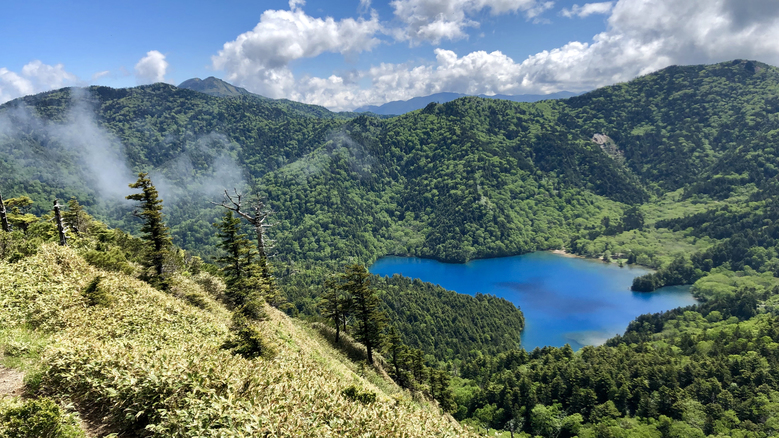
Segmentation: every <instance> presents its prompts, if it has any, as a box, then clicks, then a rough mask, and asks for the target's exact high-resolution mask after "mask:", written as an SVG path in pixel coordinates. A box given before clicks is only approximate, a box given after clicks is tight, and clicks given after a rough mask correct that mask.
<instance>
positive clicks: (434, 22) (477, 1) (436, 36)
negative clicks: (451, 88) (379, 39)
mask: <svg viewBox="0 0 779 438" xmlns="http://www.w3.org/2000/svg"><path fill="white" fill-rule="evenodd" d="M390 5H391V6H392V8H393V9H394V13H395V16H396V17H397V18H398V19H399V20H400V21H402V22H403V23H405V25H406V28H405V29H403V30H402V31H400V32H396V33H395V37H396V38H398V39H402V40H409V41H411V43H412V44H416V43H419V42H422V41H429V42H432V43H433V44H438V43H439V42H440V41H441V40H443V39H448V40H457V39H461V38H465V37H467V33H466V29H467V28H469V27H478V26H479V23H478V22H477V21H474V20H473V19H472V18H471V16H472V15H473V14H476V13H478V12H480V11H482V10H484V9H487V8H489V10H490V13H491V14H492V15H500V14H506V13H517V12H519V11H521V12H524V13H525V14H526V15H527V17H528V18H534V17H537V16H538V15H540V14H541V13H542V12H543V11H545V10H547V9H549V8H551V7H552V5H554V2H551V1H546V2H544V1H538V0H393V1H392V2H391V3H390Z"/></svg>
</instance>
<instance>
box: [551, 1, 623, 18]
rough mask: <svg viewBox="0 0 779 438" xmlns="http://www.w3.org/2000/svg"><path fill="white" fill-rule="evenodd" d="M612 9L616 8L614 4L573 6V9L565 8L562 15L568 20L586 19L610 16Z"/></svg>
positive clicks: (602, 3)
mask: <svg viewBox="0 0 779 438" xmlns="http://www.w3.org/2000/svg"><path fill="white" fill-rule="evenodd" d="M612 7H614V2H600V3H587V4H585V5H584V6H579V5H573V7H571V9H565V8H564V9H563V10H562V11H560V15H562V16H564V17H568V18H573V17H579V18H585V17H589V16H590V15H593V14H608V13H609V12H611V8H612Z"/></svg>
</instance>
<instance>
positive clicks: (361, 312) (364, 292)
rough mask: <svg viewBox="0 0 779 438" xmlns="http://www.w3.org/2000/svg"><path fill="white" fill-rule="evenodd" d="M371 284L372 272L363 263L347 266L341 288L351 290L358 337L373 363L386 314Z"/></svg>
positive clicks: (342, 277)
mask: <svg viewBox="0 0 779 438" xmlns="http://www.w3.org/2000/svg"><path fill="white" fill-rule="evenodd" d="M370 285H371V281H370V274H369V273H368V272H367V271H366V270H365V266H363V265H359V264H355V265H352V266H347V267H346V272H344V273H343V274H341V289H342V290H345V291H347V292H349V294H350V295H351V297H352V300H353V312H354V316H355V317H356V319H357V330H356V338H357V340H358V341H360V342H362V344H363V345H365V348H366V349H367V350H368V362H369V363H371V364H372V363H373V351H374V350H375V349H376V348H377V347H378V346H380V345H381V341H382V331H383V330H384V321H385V316H384V313H383V312H381V311H380V310H379V297H378V295H376V291H375V290H373V289H371V287H370Z"/></svg>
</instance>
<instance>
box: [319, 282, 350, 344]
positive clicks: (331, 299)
mask: <svg viewBox="0 0 779 438" xmlns="http://www.w3.org/2000/svg"><path fill="white" fill-rule="evenodd" d="M340 286H341V285H340V284H339V283H338V280H337V279H335V278H328V279H326V280H325V293H324V294H322V301H321V303H320V304H319V307H320V309H321V311H322V315H323V316H324V317H325V318H327V319H329V320H332V321H333V324H335V342H338V341H339V339H340V338H341V326H342V325H343V327H344V331H346V318H347V316H348V314H349V312H350V311H351V307H352V301H351V299H350V297H349V295H347V294H346V293H345V292H344V290H343V289H341V287H340Z"/></svg>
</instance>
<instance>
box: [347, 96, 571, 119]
mask: <svg viewBox="0 0 779 438" xmlns="http://www.w3.org/2000/svg"><path fill="white" fill-rule="evenodd" d="M580 94H582V93H573V92H570V91H560V92H558V93H551V94H516V95H507V94H495V95H492V96H488V95H486V94H480V95H478V97H483V98H485V99H501V100H510V101H512V102H538V101H539V100H548V99H565V98H568V97H574V96H578V95H580ZM466 96H471V95H470V94H462V93H436V94H431V95H430V96H422V97H414V98H413V99H409V100H395V101H392V102H387V103H385V104H383V105H365V106H361V107H359V108H357V109H355V110H354V112H356V113H367V112H370V113H374V114H379V115H383V116H386V115H400V114H405V113H408V112H411V111H416V110H418V109H422V108H424V107H426V106H427V105H428V104H430V103H432V102H436V103H447V102H451V101H453V100H455V99H459V98H461V97H466Z"/></svg>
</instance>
